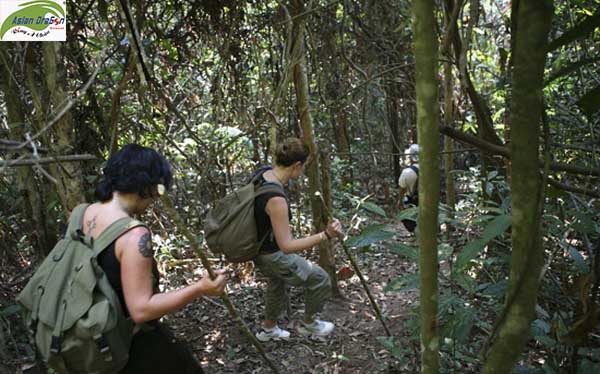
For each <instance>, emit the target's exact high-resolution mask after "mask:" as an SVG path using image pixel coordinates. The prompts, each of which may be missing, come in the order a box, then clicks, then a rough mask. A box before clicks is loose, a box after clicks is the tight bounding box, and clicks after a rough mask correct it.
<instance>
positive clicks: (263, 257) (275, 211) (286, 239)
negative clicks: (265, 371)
mask: <svg viewBox="0 0 600 374" xmlns="http://www.w3.org/2000/svg"><path fill="white" fill-rule="evenodd" d="M308 156H309V149H308V147H307V146H306V145H304V143H302V141H301V140H300V139H297V138H288V139H286V140H284V141H283V142H282V143H281V144H279V145H278V147H277V150H276V152H275V165H274V167H262V168H260V169H259V170H257V172H256V173H255V175H254V177H253V178H255V180H256V181H257V183H259V184H261V185H266V184H271V185H279V186H281V187H284V186H286V185H287V183H288V181H289V180H290V179H297V178H298V177H299V176H300V174H301V173H302V171H303V169H304V164H305V163H306V160H307V158H308ZM254 216H255V218H256V229H257V231H258V233H257V234H258V235H257V237H258V238H261V239H262V238H265V237H266V238H265V239H264V241H263V243H262V246H261V249H260V252H259V255H258V256H257V257H256V258H255V259H254V263H255V265H256V266H257V267H258V269H259V270H260V271H261V272H262V273H263V274H264V275H266V276H267V278H268V286H267V289H266V291H265V319H264V321H263V325H262V329H261V331H260V332H259V333H258V334H257V335H256V336H257V338H258V339H259V340H261V341H269V340H281V339H283V340H287V339H288V338H289V337H290V332H289V331H286V330H283V329H281V328H279V326H278V325H277V321H278V320H279V319H280V318H283V317H284V316H285V315H286V313H287V309H288V303H289V298H288V290H287V286H288V285H292V286H295V287H303V288H304V297H305V311H304V318H303V320H301V321H299V322H298V325H297V330H298V332H300V333H301V334H302V335H313V336H326V335H329V334H330V333H331V332H332V331H333V329H334V325H333V323H331V322H327V321H322V320H320V319H318V318H317V314H318V313H320V312H321V311H322V310H323V306H324V304H325V301H326V300H327V298H328V297H329V296H330V293H331V281H330V279H329V276H328V275H327V273H326V272H325V270H323V269H322V268H321V267H319V266H318V265H316V264H313V263H312V262H309V261H307V260H306V259H304V258H303V257H300V256H298V255H297V254H295V253H296V252H301V251H303V250H305V249H309V248H312V247H314V246H315V245H317V244H319V243H320V242H322V241H325V240H330V239H331V238H333V237H335V236H338V235H341V224H340V222H339V221H338V220H337V219H335V220H333V221H332V222H330V223H329V224H328V225H327V228H326V229H325V231H322V232H319V233H316V234H314V235H310V236H307V237H304V238H301V239H295V238H294V237H293V236H292V232H291V227H290V219H291V218H292V214H291V210H290V206H289V204H288V200H287V196H286V194H285V192H284V191H283V188H282V189H281V191H280V192H269V193H265V194H262V195H260V196H258V197H257V198H256V200H255V208H254Z"/></svg>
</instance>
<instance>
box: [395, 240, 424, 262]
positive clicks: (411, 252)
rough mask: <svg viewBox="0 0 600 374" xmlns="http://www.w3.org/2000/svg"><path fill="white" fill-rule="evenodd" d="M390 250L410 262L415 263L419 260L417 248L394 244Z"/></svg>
mask: <svg viewBox="0 0 600 374" xmlns="http://www.w3.org/2000/svg"><path fill="white" fill-rule="evenodd" d="M390 250H391V251H392V252H394V253H397V254H399V255H400V256H404V257H406V258H408V259H409V260H412V261H417V260H418V259H419V251H418V248H417V247H413V246H410V245H406V244H403V243H394V244H392V246H391V247H390Z"/></svg>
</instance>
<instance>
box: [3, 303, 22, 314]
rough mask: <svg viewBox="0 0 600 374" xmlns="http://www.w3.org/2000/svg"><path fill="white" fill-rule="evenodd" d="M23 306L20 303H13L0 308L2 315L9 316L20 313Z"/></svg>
mask: <svg viewBox="0 0 600 374" xmlns="http://www.w3.org/2000/svg"><path fill="white" fill-rule="evenodd" d="M20 311H21V306H20V305H19V304H12V305H9V306H7V307H5V308H2V309H0V317H8V316H10V315H12V314H15V313H19V312H20Z"/></svg>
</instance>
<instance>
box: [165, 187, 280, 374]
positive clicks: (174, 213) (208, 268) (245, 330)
mask: <svg viewBox="0 0 600 374" xmlns="http://www.w3.org/2000/svg"><path fill="white" fill-rule="evenodd" d="M162 192H163V193H162V194H161V190H160V189H159V194H160V195H161V196H160V199H161V200H162V202H163V205H164V206H165V208H166V210H167V214H168V215H169V216H170V217H171V219H172V220H173V221H174V222H175V224H176V225H177V228H178V229H179V230H181V232H182V233H183V235H184V236H185V237H186V238H187V239H188V240H189V242H190V245H191V246H192V249H193V250H194V252H195V253H196V255H198V257H200V260H201V261H202V265H203V266H204V268H205V269H206V271H207V272H208V275H209V276H210V278H211V279H215V278H216V275H215V272H214V271H213V269H212V267H211V266H210V262H208V258H207V257H206V255H205V254H204V252H203V251H202V250H201V249H200V245H198V239H196V237H195V236H194V235H193V234H192V232H191V231H190V230H189V229H188V228H187V227H186V226H185V224H184V222H183V219H182V218H181V216H180V215H179V213H178V212H177V210H175V207H174V206H173V202H172V201H171V198H170V197H169V196H168V195H167V194H165V193H164V187H163V189H162ZM220 297H221V300H222V301H223V304H225V307H226V308H227V310H228V311H229V314H231V316H232V317H233V319H234V320H235V322H236V323H237V324H238V327H239V328H240V330H241V331H242V332H243V333H244V335H246V337H247V338H248V339H249V340H250V342H251V343H252V345H254V347H255V348H256V350H257V351H258V352H259V353H260V355H261V356H262V358H263V360H264V361H265V362H266V363H267V365H269V367H270V368H271V370H273V372H274V373H277V374H279V370H278V369H277V367H276V366H275V364H274V363H273V361H271V360H270V359H269V357H267V354H266V352H265V349H264V347H263V346H262V344H260V342H259V341H258V339H256V337H255V336H254V334H253V333H252V332H251V331H250V329H249V328H248V326H246V324H245V323H244V321H243V320H242V318H241V317H240V314H239V313H238V311H237V310H236V309H235V306H234V305H233V303H232V302H231V300H230V299H229V297H228V296H227V294H223V295H221V296H220Z"/></svg>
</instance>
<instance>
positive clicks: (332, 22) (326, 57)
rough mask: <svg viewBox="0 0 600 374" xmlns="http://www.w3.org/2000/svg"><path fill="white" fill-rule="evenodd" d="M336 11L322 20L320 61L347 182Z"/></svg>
mask: <svg viewBox="0 0 600 374" xmlns="http://www.w3.org/2000/svg"><path fill="white" fill-rule="evenodd" d="M336 11H337V9H336V8H335V7H330V8H328V9H327V10H326V14H325V16H324V17H322V19H323V20H324V22H323V25H322V28H323V41H324V45H323V47H322V48H321V56H320V57H321V61H323V62H326V63H325V65H324V66H323V68H324V69H326V72H325V79H326V82H325V97H326V100H327V102H328V103H331V104H330V105H329V108H328V109H329V110H328V111H329V114H330V118H331V128H332V130H333V135H334V139H335V146H336V150H337V151H338V152H339V153H340V158H341V159H342V160H344V161H345V165H344V169H343V174H342V184H344V185H348V184H350V183H351V182H352V155H351V154H350V136H349V135H348V122H349V121H348V114H347V113H346V111H345V110H344V107H345V105H346V103H345V100H339V94H340V92H344V89H343V88H342V82H343V74H344V73H343V72H342V71H340V69H339V59H338V51H339V49H340V48H339V46H338V43H337V32H336V23H337V20H336Z"/></svg>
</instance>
